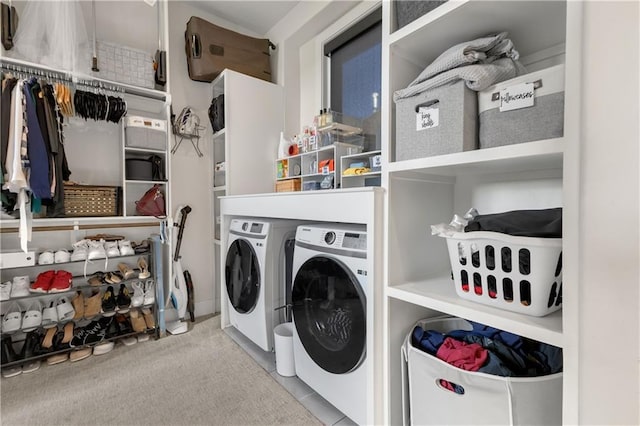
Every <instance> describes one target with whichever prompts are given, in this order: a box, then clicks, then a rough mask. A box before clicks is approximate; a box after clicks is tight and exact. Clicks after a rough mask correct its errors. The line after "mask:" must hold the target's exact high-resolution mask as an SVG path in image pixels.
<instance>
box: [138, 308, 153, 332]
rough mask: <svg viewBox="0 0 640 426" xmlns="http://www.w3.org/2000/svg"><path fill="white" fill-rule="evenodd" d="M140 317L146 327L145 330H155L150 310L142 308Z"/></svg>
mask: <svg viewBox="0 0 640 426" xmlns="http://www.w3.org/2000/svg"><path fill="white" fill-rule="evenodd" d="M141 311H142V315H143V316H144V322H145V324H146V325H147V328H156V319H155V318H154V317H153V314H152V313H151V309H149V308H142V309H141Z"/></svg>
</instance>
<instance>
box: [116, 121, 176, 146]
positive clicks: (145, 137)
mask: <svg viewBox="0 0 640 426" xmlns="http://www.w3.org/2000/svg"><path fill="white" fill-rule="evenodd" d="M124 126H125V127H124V133H125V137H124V145H125V146H126V147H129V148H142V149H152V150H158V151H166V149H167V121H166V120H158V119H155V118H145V117H139V116H135V115H132V116H128V117H126V120H125V124H124Z"/></svg>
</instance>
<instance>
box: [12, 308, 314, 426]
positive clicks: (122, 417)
mask: <svg viewBox="0 0 640 426" xmlns="http://www.w3.org/2000/svg"><path fill="white" fill-rule="evenodd" d="M212 321H213V320H212V319H209V320H205V321H202V322H199V323H196V324H195V325H194V326H193V329H192V330H190V331H189V332H188V333H185V334H182V335H178V336H169V337H167V338H163V339H159V340H149V341H147V342H143V343H138V344H136V345H133V346H130V347H126V346H124V345H122V343H119V344H117V345H116V347H115V349H114V350H113V351H112V352H110V353H109V354H106V355H100V356H95V355H94V356H91V357H89V358H87V359H85V360H82V361H78V362H75V363H70V362H65V363H63V364H58V365H53V366H47V365H46V364H43V365H42V367H40V369H39V370H38V371H35V372H33V373H29V374H21V375H20V376H17V377H12V378H2V379H1V381H0V392H1V402H2V404H1V405H0V423H1V424H2V425H3V426H9V425H40V424H41V425H72V424H74V425H88V424H91V425H143V424H144V425H146V424H149V425H276V424H277V425H286V424H288V425H319V424H321V423H320V422H319V421H318V420H317V419H316V418H315V417H314V416H313V415H311V413H309V412H308V411H307V410H306V408H304V407H303V406H302V405H301V404H300V403H299V402H298V401H296V399H295V398H294V397H293V396H291V395H290V394H289V393H288V392H287V391H286V390H285V389H284V388H282V387H281V386H280V385H279V384H278V383H277V382H276V381H275V380H274V379H273V378H272V377H271V376H270V375H269V374H268V373H267V372H266V371H265V370H264V369H262V368H261V367H260V366H258V365H257V364H256V362H255V361H254V360H253V359H251V357H250V356H249V355H247V354H246V353H245V352H244V351H243V350H242V349H240V347H239V346H238V345H237V344H236V343H235V342H233V341H232V340H231V339H230V338H229V337H228V336H227V335H226V334H225V333H224V332H223V331H222V330H220V329H219V328H215V326H214V325H213V324H211V323H212Z"/></svg>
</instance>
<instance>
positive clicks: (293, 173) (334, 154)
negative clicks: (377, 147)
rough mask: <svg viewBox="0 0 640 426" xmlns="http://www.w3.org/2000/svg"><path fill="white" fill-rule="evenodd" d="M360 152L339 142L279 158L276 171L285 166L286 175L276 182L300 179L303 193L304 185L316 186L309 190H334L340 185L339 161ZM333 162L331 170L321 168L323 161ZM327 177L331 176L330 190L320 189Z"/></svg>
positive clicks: (349, 145)
mask: <svg viewBox="0 0 640 426" xmlns="http://www.w3.org/2000/svg"><path fill="white" fill-rule="evenodd" d="M361 150H362V148H361V147H359V146H357V145H351V144H346V143H341V142H334V143H333V144H331V145H327V146H323V147H322V148H319V149H317V150H315V151H309V152H304V153H302V154H298V155H292V156H290V157H287V158H279V159H278V160H276V173H277V170H278V169H279V168H280V167H282V166H283V165H286V167H285V168H286V169H287V170H288V172H287V175H286V176H283V177H277V178H276V181H277V182H280V181H286V180H290V179H301V181H302V183H301V185H300V189H301V190H302V191H305V190H307V189H305V184H307V185H313V186H315V185H317V187H314V188H311V189H335V188H336V187H337V186H338V185H339V183H340V176H341V175H340V171H341V170H342V169H341V159H342V158H343V157H344V156H346V155H351V154H354V153H357V152H360V151H361ZM331 160H333V169H332V170H331V169H330V168H329V166H326V165H325V166H324V167H323V165H322V164H323V162H324V161H331ZM327 176H333V185H332V186H331V188H320V182H322V181H323V180H324V179H325V178H326V177H327Z"/></svg>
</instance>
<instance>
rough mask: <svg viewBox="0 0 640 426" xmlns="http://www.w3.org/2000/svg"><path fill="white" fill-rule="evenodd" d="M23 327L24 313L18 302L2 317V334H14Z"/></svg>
mask: <svg viewBox="0 0 640 426" xmlns="http://www.w3.org/2000/svg"><path fill="white" fill-rule="evenodd" d="M21 326H22V311H21V310H20V306H18V304H17V303H16V302H13V303H12V304H11V305H10V306H9V309H8V310H7V312H5V314H4V316H3V317H2V333H3V334H4V333H14V332H16V331H18V330H20V327H21Z"/></svg>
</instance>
